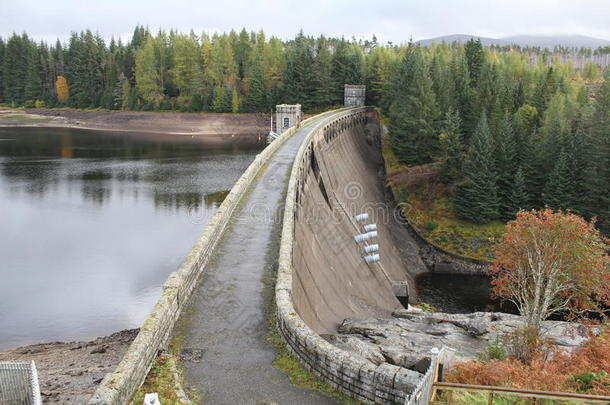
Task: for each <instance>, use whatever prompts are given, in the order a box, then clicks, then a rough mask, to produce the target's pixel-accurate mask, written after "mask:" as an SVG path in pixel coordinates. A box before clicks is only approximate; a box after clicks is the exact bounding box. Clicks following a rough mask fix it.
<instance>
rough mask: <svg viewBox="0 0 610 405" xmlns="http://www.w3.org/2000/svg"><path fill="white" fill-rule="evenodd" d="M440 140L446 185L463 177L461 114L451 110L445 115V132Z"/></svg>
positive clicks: (442, 174) (442, 168)
mask: <svg viewBox="0 0 610 405" xmlns="http://www.w3.org/2000/svg"><path fill="white" fill-rule="evenodd" d="M439 140H440V146H441V151H442V154H441V158H440V171H441V179H442V180H443V182H445V183H451V182H453V181H455V180H456V179H457V178H458V177H459V176H461V174H462V162H463V161H464V145H463V143H462V128H461V120H460V114H459V113H458V112H457V111H455V110H453V109H451V108H450V109H449V110H448V111H447V113H446V114H445V122H444V125H443V132H442V133H441V134H440V135H439Z"/></svg>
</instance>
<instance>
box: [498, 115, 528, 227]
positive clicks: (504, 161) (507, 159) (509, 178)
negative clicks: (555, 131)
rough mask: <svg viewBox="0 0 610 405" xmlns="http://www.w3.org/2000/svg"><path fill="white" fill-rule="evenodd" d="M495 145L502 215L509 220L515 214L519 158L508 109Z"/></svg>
mask: <svg viewBox="0 0 610 405" xmlns="http://www.w3.org/2000/svg"><path fill="white" fill-rule="evenodd" d="M494 145H495V161H496V170H497V173H498V180H497V188H498V201H499V203H500V205H499V210H500V217H501V218H502V219H503V220H505V221H507V220H509V219H511V218H512V217H513V216H514V211H513V204H512V201H511V200H512V191H513V184H514V182H515V168H516V160H517V156H516V145H515V137H514V132H513V128H512V120H511V117H510V115H509V113H508V111H506V112H505V114H504V117H503V118H502V120H501V122H500V125H499V128H498V131H497V133H496V137H495V142H494ZM524 185H525V184H524Z"/></svg>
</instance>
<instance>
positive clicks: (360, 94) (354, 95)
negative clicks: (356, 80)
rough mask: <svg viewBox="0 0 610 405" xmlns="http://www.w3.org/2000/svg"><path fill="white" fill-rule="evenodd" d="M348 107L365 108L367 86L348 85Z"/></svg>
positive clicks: (346, 88) (345, 103) (346, 90)
mask: <svg viewBox="0 0 610 405" xmlns="http://www.w3.org/2000/svg"><path fill="white" fill-rule="evenodd" d="M343 94H344V96H345V100H344V102H343V104H344V105H345V106H346V107H364V99H365V97H366V86H364V85H360V84H346V85H345V89H344V93H343Z"/></svg>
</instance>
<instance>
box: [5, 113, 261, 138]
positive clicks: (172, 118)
mask: <svg viewBox="0 0 610 405" xmlns="http://www.w3.org/2000/svg"><path fill="white" fill-rule="evenodd" d="M0 126H20V127H22V126H36V127H68V128H81V129H97V130H107V131H125V132H145V133H157V134H173V135H189V136H193V137H204V138H206V139H210V140H218V141H227V142H228V141H230V142H259V141H264V140H265V136H266V134H267V133H268V132H269V129H268V128H269V117H268V116H267V115H266V114H212V113H178V112H142V111H106V110H94V111H82V110H71V109H48V108H28V109H20V110H11V109H0Z"/></svg>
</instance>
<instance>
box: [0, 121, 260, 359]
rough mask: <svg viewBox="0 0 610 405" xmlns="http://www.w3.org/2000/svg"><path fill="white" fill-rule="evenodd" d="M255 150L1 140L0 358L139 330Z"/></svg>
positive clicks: (184, 142) (49, 137)
mask: <svg viewBox="0 0 610 405" xmlns="http://www.w3.org/2000/svg"><path fill="white" fill-rule="evenodd" d="M259 149H260V146H249V147H244V146H241V147H237V146H232V147H226V146H224V147H222V146H218V145H209V144H207V145H206V144H204V143H203V142H202V141H200V140H197V139H193V138H190V137H177V136H159V135H154V136H153V135H138V134H126V133H120V134H119V133H112V132H101V131H84V130H75V129H56V128H53V129H48V128H44V129H43V128H19V129H15V128H0V348H9V347H15V346H18V345H24V344H30V343H36V342H43V341H52V340H74V339H89V338H93V337H96V336H100V335H106V334H109V333H111V332H114V331H118V330H121V329H125V328H133V327H137V326H139V325H140V324H141V322H142V320H143V319H144V318H145V317H146V316H147V315H148V313H149V312H150V310H151V308H152V307H153V305H154V303H155V302H156V299H157V297H158V296H159V293H160V290H161V285H162V284H163V282H164V281H165V279H166V278H167V276H168V274H169V273H171V272H172V271H174V270H175V269H176V268H177V267H178V265H179V264H180V262H181V261H182V259H183V258H184V257H185V255H186V253H187V252H188V251H189V249H190V247H191V246H192V245H193V243H194V242H195V240H196V239H197V237H198V236H199V235H200V234H201V232H202V231H203V228H204V227H205V224H206V223H207V221H208V220H209V219H210V218H211V216H212V215H213V213H214V212H215V210H216V208H217V206H218V205H219V204H220V203H221V202H222V199H223V198H224V196H225V195H226V191H227V190H229V189H230V188H231V186H232V185H233V183H234V182H235V181H236V180H237V179H238V178H239V176H240V175H241V173H242V172H243V171H244V170H245V169H246V167H247V166H248V165H249V164H250V162H251V161H252V160H253V159H254V157H255V155H256V153H258V152H259Z"/></svg>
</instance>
